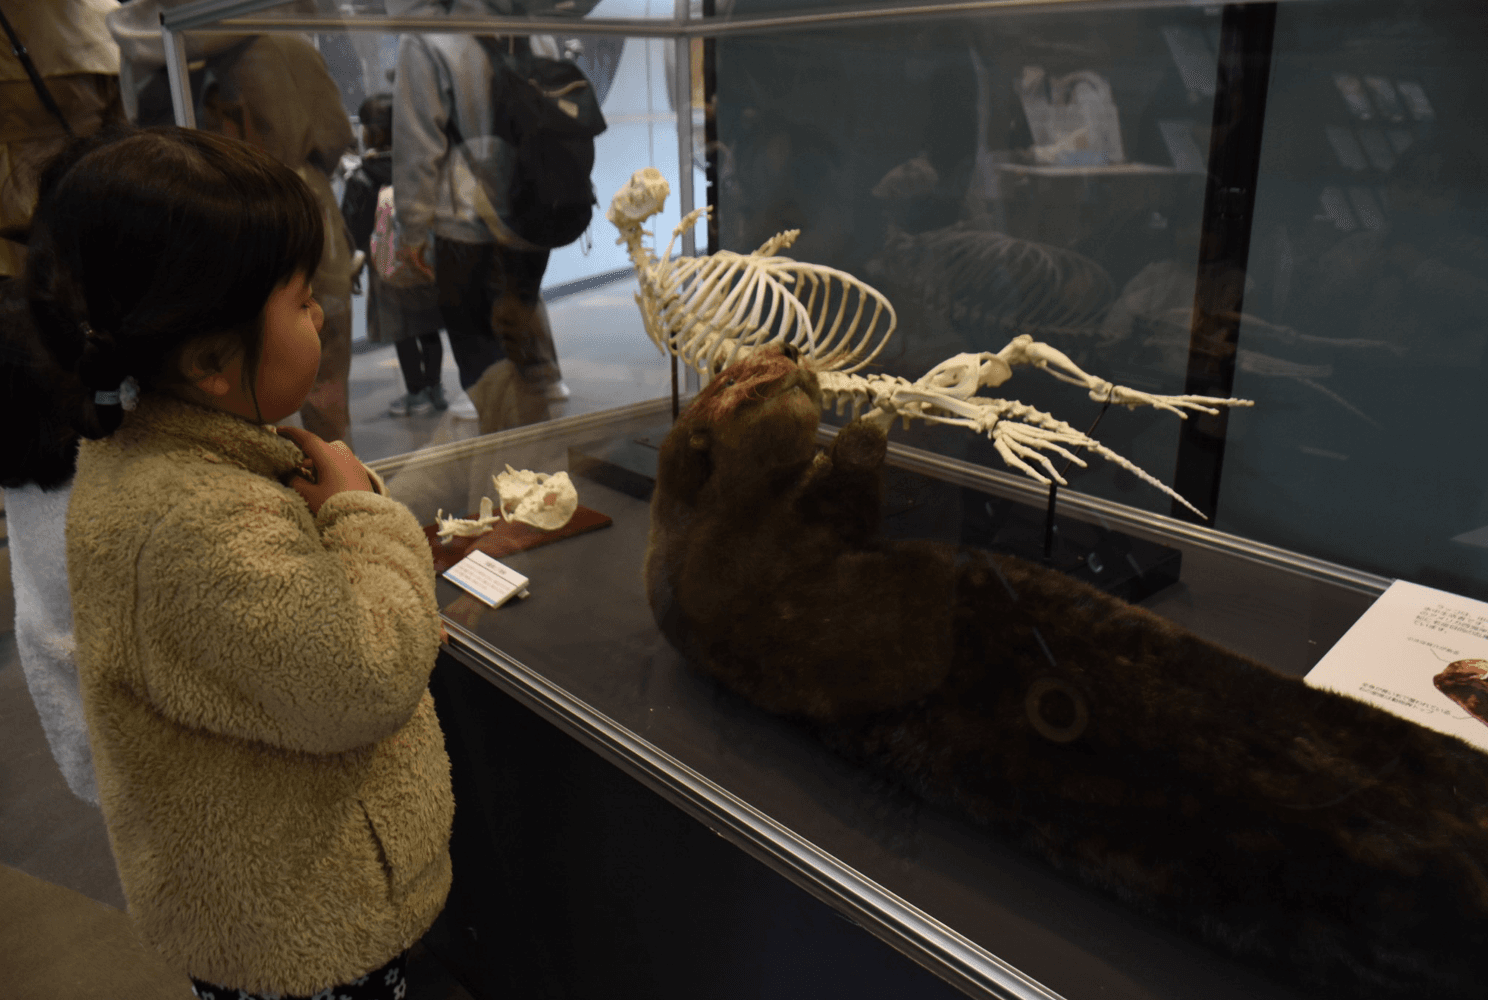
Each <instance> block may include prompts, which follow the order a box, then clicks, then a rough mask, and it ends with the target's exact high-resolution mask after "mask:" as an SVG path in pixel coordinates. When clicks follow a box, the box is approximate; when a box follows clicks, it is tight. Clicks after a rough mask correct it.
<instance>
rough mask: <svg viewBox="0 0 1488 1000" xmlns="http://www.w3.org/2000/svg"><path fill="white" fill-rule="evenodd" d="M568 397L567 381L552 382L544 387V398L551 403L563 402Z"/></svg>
mask: <svg viewBox="0 0 1488 1000" xmlns="http://www.w3.org/2000/svg"><path fill="white" fill-rule="evenodd" d="M568 397H569V392H568V383H567V382H550V383H548V384H547V385H546V386H544V387H543V399H546V400H547V401H548V402H550V403H561V402H563V401H564V400H565V399H567V398H568Z"/></svg>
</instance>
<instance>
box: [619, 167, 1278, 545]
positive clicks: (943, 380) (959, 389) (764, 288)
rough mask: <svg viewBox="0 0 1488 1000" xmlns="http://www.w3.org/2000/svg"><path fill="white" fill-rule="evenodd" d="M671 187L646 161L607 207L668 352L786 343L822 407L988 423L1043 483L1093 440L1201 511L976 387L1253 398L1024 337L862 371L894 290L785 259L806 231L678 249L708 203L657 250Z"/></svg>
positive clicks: (1169, 405) (1132, 404) (649, 328)
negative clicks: (1172, 383) (711, 249)
mask: <svg viewBox="0 0 1488 1000" xmlns="http://www.w3.org/2000/svg"><path fill="white" fill-rule="evenodd" d="M669 193H670V187H669V186H668V184H667V182H666V179H665V178H664V177H662V175H661V172H660V171H659V170H657V169H656V168H654V167H646V168H644V169H642V170H638V171H636V172H635V174H633V175H632V176H631V179H630V182H629V183H628V184H627V185H626V186H625V187H622V188H621V189H620V190H619V191H617V192H616V193H615V197H614V199H613V200H612V202H611V204H610V209H609V212H608V213H607V216H606V217H607V218H608V219H609V220H610V221H611V222H612V223H614V224H615V226H616V228H618V229H619V230H620V238H619V240H617V241H616V242H618V243H620V244H622V245H624V246H625V247H627V249H628V250H629V253H630V259H631V262H632V263H633V264H634V265H635V269H636V275H637V278H638V279H639V282H640V286H641V287H640V291H639V293H637V295H636V304H637V305H638V306H639V307H640V310H641V317H642V321H643V322H644V323H645V326H646V333H647V335H648V336H650V338H651V341H652V342H653V343H654V344H656V346H657V347H658V348H659V349H660V350H662V351H663V352H664V353H665V352H670V353H672V354H675V355H676V356H677V357H679V358H681V359H682V360H683V361H684V362H686V363H687V364H688V365H689V366H690V367H692V368H694V369H696V370H697V371H698V372H699V373H701V374H705V375H706V374H709V373H711V372H713V371H718V370H721V369H722V368H725V367H727V366H728V365H729V364H732V363H733V362H734V361H736V360H739V359H740V358H743V357H745V356H746V355H748V354H749V353H752V352H753V351H756V350H759V349H760V348H763V347H767V346H782V345H789V346H791V347H794V348H795V349H797V350H798V351H800V353H801V355H802V356H803V357H804V358H808V359H810V362H811V368H812V370H813V371H815V372H816V374H817V379H818V381H819V382H820V384H821V391H822V404H823V406H824V407H830V408H833V409H835V411H836V412H837V413H838V414H839V415H840V414H841V413H842V412H843V411H844V410H845V409H847V408H848V407H851V410H852V415H853V417H855V418H856V417H857V416H858V415H859V414H860V413H861V412H862V411H863V410H864V409H865V408H866V409H867V410H868V412H867V419H869V420H873V421H875V422H878V423H880V424H882V425H884V426H885V427H887V425H889V424H891V423H893V421H894V419H895V418H896V417H898V418H902V419H903V420H904V423H905V426H906V427H907V426H908V425H909V421H910V420H911V419H914V420H924V421H926V422H927V423H938V424H949V425H953V426H958V427H965V428H967V429H968V430H971V431H973V432H975V433H977V434H986V435H987V437H988V438H990V439H991V441H992V444H993V447H995V448H996V449H997V452H998V454H999V455H1001V456H1002V459H1003V461H1005V462H1006V463H1007V464H1008V465H1010V466H1011V467H1013V468H1014V469H1017V470H1018V471H1019V472H1022V473H1023V474H1024V475H1026V476H1028V477H1030V478H1032V479H1034V480H1035V481H1037V482H1039V483H1043V484H1045V485H1048V484H1049V483H1050V482H1051V480H1052V481H1053V482H1057V483H1059V484H1060V485H1067V483H1066V480H1065V479H1064V477H1063V476H1061V475H1060V474H1059V472H1058V470H1056V469H1055V468H1054V465H1053V463H1052V462H1051V461H1050V459H1049V454H1050V453H1051V454H1055V455H1059V456H1061V457H1063V458H1066V459H1068V460H1069V461H1071V462H1073V463H1075V464H1076V465H1079V466H1081V467H1085V465H1086V464H1087V463H1085V462H1084V461H1082V460H1081V459H1080V458H1079V457H1078V455H1077V454H1076V453H1075V452H1073V451H1071V450H1070V449H1071V448H1074V449H1076V450H1078V449H1081V448H1084V449H1088V450H1090V451H1091V452H1093V453H1095V454H1097V455H1099V456H1101V457H1102V458H1104V459H1106V460H1107V461H1110V462H1114V463H1115V464H1116V465H1119V466H1120V467H1121V468H1123V469H1126V470H1127V471H1128V472H1130V473H1132V474H1133V475H1135V476H1137V477H1138V478H1140V479H1141V480H1142V481H1143V482H1146V483H1148V484H1149V485H1151V486H1153V487H1155V488H1157V489H1159V490H1161V491H1162V492H1164V493H1166V494H1167V495H1168V496H1170V497H1172V498H1173V499H1175V500H1177V501H1178V502H1180V503H1182V504H1183V505H1184V506H1186V507H1188V509H1189V510H1192V511H1193V512H1194V513H1195V514H1200V516H1203V515H1202V514H1201V513H1200V511H1199V510H1198V509H1197V508H1196V507H1194V506H1193V505H1192V504H1190V503H1189V502H1188V501H1187V500H1185V499H1184V498H1183V497H1181V496H1179V495H1178V494H1177V493H1176V492H1174V491H1173V490H1172V489H1170V488H1169V487H1168V486H1166V485H1164V484H1163V483H1162V482H1161V481H1159V480H1158V479H1156V478H1154V477H1153V476H1151V475H1149V474H1148V473H1146V472H1144V471H1143V470H1142V469H1140V468H1138V467H1137V466H1136V465H1134V464H1132V463H1131V462H1129V461H1128V460H1126V459H1125V458H1122V457H1121V456H1120V455H1118V454H1116V453H1115V452H1114V451H1111V450H1110V449H1109V448H1106V447H1105V446H1104V445H1102V444H1101V443H1100V442H1098V441H1096V440H1095V439H1094V438H1091V437H1090V436H1089V435H1087V434H1085V433H1083V432H1081V431H1078V430H1076V429H1075V428H1073V427H1071V426H1070V425H1069V424H1067V423H1065V422H1064V421H1062V420H1057V419H1055V418H1054V417H1053V416H1051V415H1049V414H1047V413H1044V412H1042V411H1040V410H1036V409H1034V408H1033V407H1031V406H1028V405H1026V404H1024V403H1020V402H1018V401H1017V400H1011V399H996V398H991V397H987V396H979V395H977V392H978V390H980V389H981V388H982V387H984V386H985V387H988V388H992V387H996V386H999V385H1001V384H1002V383H1004V382H1006V381H1007V380H1008V379H1009V378H1011V377H1012V373H1013V372H1012V370H1013V368H1014V367H1015V366H1018V365H1029V366H1032V367H1034V368H1038V369H1041V370H1042V371H1045V372H1047V373H1048V374H1050V375H1052V376H1053V377H1054V378H1057V379H1059V380H1060V381H1061V382H1068V383H1069V384H1071V385H1077V386H1080V387H1082V388H1084V389H1085V390H1087V392H1088V393H1089V395H1090V398H1091V399H1093V400H1095V401H1096V402H1098V403H1114V404H1117V405H1121V406H1125V407H1127V408H1129V409H1135V408H1136V407H1138V406H1151V407H1155V408H1157V409H1159V410H1166V411H1168V412H1170V413H1174V414H1177V415H1178V416H1179V417H1180V418H1182V419H1187V416H1188V415H1187V413H1186V412H1185V411H1187V410H1197V411H1199V412H1201V413H1210V414H1214V413H1218V412H1219V411H1218V410H1217V409H1216V407H1219V406H1251V405H1253V404H1252V402H1251V401H1250V400H1244V399H1221V398H1219V397H1215V396H1192V395H1162V394H1157V393H1147V392H1141V391H1138V390H1135V389H1128V388H1126V387H1124V386H1119V385H1115V384H1113V383H1111V382H1107V381H1106V380H1105V379H1102V378H1097V377H1096V376H1094V375H1090V374H1088V373H1086V372H1085V371H1083V370H1081V369H1080V367H1079V366H1078V365H1076V364H1075V363H1074V362H1073V361H1071V360H1070V359H1069V358H1068V357H1067V356H1066V355H1065V354H1064V353H1063V352H1061V351H1059V350H1056V349H1055V348H1053V347H1050V346H1049V345H1047V344H1042V343H1039V342H1038V341H1036V340H1034V339H1033V338H1032V337H1030V336H1028V335H1027V334H1023V335H1020V336H1017V337H1014V338H1013V340H1012V341H1011V342H1010V343H1009V344H1008V345H1007V346H1006V347H1004V348H1003V349H1002V350H1000V351H998V352H996V353H995V354H994V353H990V352H984V353H980V354H958V355H956V356H955V357H952V358H949V359H947V360H945V361H943V362H941V363H940V364H938V365H936V366H935V367H934V368H932V369H931V370H930V371H929V372H927V373H926V374H925V375H924V376H922V377H920V378H918V379H916V380H915V381H913V382H911V381H909V380H908V379H905V378H900V377H897V376H891V375H882V374H872V375H859V374H855V373H856V372H858V371H859V370H860V369H862V368H863V367H864V366H865V365H867V364H868V363H869V362H871V361H872V360H873V359H874V358H875V357H876V356H877V355H878V353H879V352H880V351H881V350H882V349H883V346H884V342H885V341H887V340H888V338H889V336H890V335H891V334H892V333H893V332H894V327H895V325H896V324H897V318H896V316H895V314H894V308H893V306H892V305H890V304H889V301H888V299H886V298H885V297H884V296H883V295H882V294H881V293H880V292H878V291H877V290H876V289H874V288H872V287H870V286H869V285H867V284H865V283H864V282H862V281H860V280H858V279H857V278H855V277H853V276H852V275H850V274H846V273H844V272H842V271H838V270H835V269H833V268H829V267H823V266H821V265H817V264H805V263H801V262H799V261H795V260H791V259H790V258H788V257H780V256H777V253H778V251H780V250H781V249H783V248H785V247H788V246H790V245H791V243H792V242H793V241H794V240H795V238H796V237H797V236H798V235H800V230H788V231H786V232H783V233H780V234H778V235H776V236H774V237H772V238H770V239H769V240H766V241H765V243H764V244H763V245H762V246H761V247H760V248H759V249H758V250H756V251H754V252H753V253H752V254H748V255H744V254H738V253H733V252H731V251H720V252H718V253H715V254H711V255H709V256H705V257H678V258H675V259H673V258H672V256H671V252H672V246H673V245H674V244H675V243H676V240H677V237H679V236H681V235H682V234H683V233H684V232H686V231H687V230H688V229H690V228H691V227H692V226H694V225H696V224H697V221H698V220H699V219H700V218H702V217H703V216H704V215H706V214H707V209H706V208H700V209H696V210H694V211H692V212H689V213H688V214H687V215H685V216H684V217H683V218H682V221H681V223H680V224H679V225H678V226H677V228H676V229H675V230H673V232H672V239H671V242H669V243H668V244H667V248H666V251H665V252H664V253H663V255H662V257H661V258H660V259H658V258H657V256H656V254H655V253H654V252H653V251H652V250H650V249H649V248H648V247H647V246H646V245H645V240H644V238H645V237H647V236H650V235H652V234H651V233H650V232H648V231H646V230H643V229H642V228H641V225H642V223H644V222H645V221H646V220H647V219H649V218H650V217H651V216H653V215H655V214H656V213H658V212H660V211H661V209H662V206H663V205H664V204H665V202H666V197H667V195H668V194H669ZM870 304H871V310H872V311H871V315H869V316H868V317H867V319H866V322H865V319H864V314H865V312H867V311H868V310H869V308H870ZM881 321H882V322H881ZM844 324H845V325H844ZM1031 463H1033V464H1031ZM1036 465H1037V466H1039V467H1041V468H1042V471H1040V469H1039V468H1036V467H1035V466H1036Z"/></svg>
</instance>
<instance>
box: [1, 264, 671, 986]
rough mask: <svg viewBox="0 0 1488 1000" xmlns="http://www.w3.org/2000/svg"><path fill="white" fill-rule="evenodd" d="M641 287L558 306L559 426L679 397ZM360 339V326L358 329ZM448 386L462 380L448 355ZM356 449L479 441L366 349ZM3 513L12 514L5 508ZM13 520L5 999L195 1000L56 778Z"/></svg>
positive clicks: (4, 644) (354, 400)
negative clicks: (24, 618) (25, 636)
mask: <svg viewBox="0 0 1488 1000" xmlns="http://www.w3.org/2000/svg"><path fill="white" fill-rule="evenodd" d="M632 288H633V278H630V277H626V278H621V279H618V280H616V281H613V282H610V283H608V284H603V285H599V286H597V287H593V288H587V289H583V290H580V291H574V292H571V293H570V294H566V295H562V297H554V296H552V295H549V297H548V298H549V309H550V313H551V316H552V323H553V330H554V339H555V340H556V342H557V346H558V353H559V357H560V360H561V363H562V366H563V374H564V381H565V382H566V383H567V384H568V386H569V389H570V391H571V396H570V398H569V400H568V401H567V402H565V403H562V404H558V405H556V406H555V407H554V413H553V415H554V416H562V415H565V414H576V413H584V412H591V411H595V410H600V409H607V408H609V407H613V406H620V405H623V404H626V403H631V402H636V401H639V400H644V399H651V398H655V397H658V396H661V395H664V394H665V393H666V392H667V391H668V386H669V384H670V382H669V373H668V369H667V367H666V366H665V363H664V362H663V361H662V359H661V358H660V357H659V355H658V354H657V352H656V350H655V349H654V348H653V347H652V346H651V344H650V343H649V342H648V341H647V340H646V337H645V334H644V332H643V330H642V327H641V322H640V317H639V314H638V312H637V310H636V306H635V303H634V301H633V300H632V298H631V295H632ZM358 329H360V324H358ZM444 385H445V389H446V392H447V393H448V394H449V395H450V396H451V399H452V401H454V399H455V398H456V397H457V396H458V387H459V381H458V378H457V375H456V370H455V367H454V362H453V359H452V358H451V356H450V353H449V350H448V344H447V343H446V350H445V359H444ZM350 390H351V410H352V425H353V428H352V443H353V446H354V448H355V450H356V452H357V454H358V455H359V456H360V457H361V458H362V459H363V460H364V461H369V462H370V461H373V460H376V459H379V458H385V457H387V456H390V455H397V454H402V453H405V452H408V451H413V450H415V449H417V448H420V447H424V446H427V445H430V444H437V443H441V442H444V441H450V440H456V439H459V438H463V437H472V436H474V435H475V427H476V425H475V423H474V422H473V421H470V420H462V419H460V418H459V417H458V416H457V415H456V414H455V413H454V412H453V410H452V411H450V412H446V413H444V414H431V415H429V416H424V417H405V418H394V417H390V416H388V415H387V407H388V404H389V403H390V402H391V401H392V400H393V398H394V397H396V396H398V395H399V394H401V393H402V392H403V391H404V390H403V386H402V381H401V378H400V376H399V372H398V363H397V359H396V357H395V356H394V352H393V349H392V347H390V346H386V345H367V344H365V342H362V343H358V344H357V354H356V356H355V357H354V359H353V364H352V373H351V383H350ZM0 512H3V507H0ZM4 525H5V522H4V520H3V518H0V995H3V996H4V997H5V998H6V1000H42V998H45V1000H101V998H108V1000H190V998H191V996H192V993H191V989H190V986H189V984H188V983H187V982H186V981H185V980H183V979H181V978H180V977H179V976H178V975H176V974H174V973H172V972H171V970H169V969H167V968H165V967H164V966H163V965H162V964H161V963H160V962H159V960H158V959H156V958H155V957H154V956H153V955H152V954H150V953H147V952H146V951H145V949H144V948H143V947H142V946H141V945H140V944H139V942H138V941H137V940H136V939H135V938H134V935H133V933H132V931H131V929H130V926H129V923H128V918H127V917H126V916H125V914H124V912H123V908H124V897H123V893H122V891H121V889H120V887H119V880H118V876H117V874H116V872H115V870H114V863H113V857H112V855H111V854H110V852H109V846H108V840H107V835H106V833H105V831H104V826H103V821H102V817H101V816H100V814H99V812H98V810H96V809H94V808H93V807H91V806H89V805H86V804H85V803H83V802H81V801H79V800H78V799H76V798H75V797H74V796H73V795H72V794H71V793H70V792H69V791H68V789H67V786H66V784H65V783H64V781H63V779H62V775H61V773H60V772H59V771H58V770H57V767H56V764H55V763H54V762H53V760H52V757H51V754H50V752H49V751H48V749H47V745H46V738H45V736H44V734H43V732H42V729H41V723H40V721H39V720H38V719H37V716H36V711H35V708H34V707H33V705H32V702H31V699H30V696H29V694H28V693H27V690H26V682H25V678H24V676H23V675H22V673H21V669H20V663H19V660H18V659H17V657H16V645H15V637H14V633H13V631H12V629H13V615H14V606H15V602H14V598H13V595H12V593H11V589H10V554H9V549H8V548H7V547H5V546H6V536H5V533H4ZM409 985H410V992H409V997H408V1000H468V998H469V994H467V993H466V992H465V990H464V989H463V988H461V987H460V986H459V984H458V983H456V982H455V981H454V980H453V979H452V978H451V977H449V976H448V974H447V973H445V972H444V970H443V969H441V968H440V967H439V966H438V965H437V963H435V962H434V961H433V960H432V958H430V957H429V956H428V955H427V954H426V953H422V952H421V951H419V950H416V951H415V955H414V957H413V962H412V963H411V966H410V969H409Z"/></svg>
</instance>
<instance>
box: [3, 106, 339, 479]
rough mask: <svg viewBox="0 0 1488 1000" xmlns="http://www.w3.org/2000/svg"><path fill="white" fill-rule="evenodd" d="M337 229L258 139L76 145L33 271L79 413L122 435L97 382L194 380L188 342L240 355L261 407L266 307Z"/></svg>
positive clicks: (205, 356) (210, 359) (55, 181)
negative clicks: (186, 368)
mask: <svg viewBox="0 0 1488 1000" xmlns="http://www.w3.org/2000/svg"><path fill="white" fill-rule="evenodd" d="M323 240H324V224H323V223H322V221H321V213H320V209H319V206H318V205H317V203H316V201H315V196H314V195H313V194H311V192H310V189H309V188H308V187H307V186H306V185H305V183H304V182H303V181H302V180H300V178H299V177H297V176H295V174H294V172H293V171H291V170H290V169H289V168H287V167H285V166H283V165H282V164H280V163H279V162H278V161H276V160H274V159H273V158H272V157H270V156H269V155H268V154H267V153H264V152H262V151H261V150H258V149H256V148H254V147H252V146H249V145H247V144H245V143H241V142H237V141H235V140H233V139H228V138H226V137H223V136H220V135H216V134H214V133H210V132H199V131H196V130H193V129H182V128H177V127H175V126H161V127H158V128H150V129H144V130H138V129H129V128H124V129H114V130H110V131H108V132H107V133H101V134H97V135H94V136H92V137H89V138H87V139H82V140H78V141H76V142H74V143H72V144H71V145H70V146H69V147H68V148H67V149H66V150H64V151H63V152H62V153H61V154H60V155H59V156H58V157H57V159H56V160H54V161H53V162H52V163H51V164H49V165H48V167H47V169H46V170H45V171H44V172H43V174H42V178H41V184H40V196H39V198H38V201H37V207H36V212H35V215H34V216H33V218H32V225H31V243H30V248H29V251H28V255H27V261H26V273H25V278H24V293H25V297H26V300H27V302H28V304H29V307H30V314H31V319H32V321H33V323H34V327H35V334H36V338H37V340H38V342H39V344H40V346H41V349H42V350H43V351H44V352H45V354H46V356H47V357H46V360H48V361H50V362H51V363H52V364H53V365H54V366H55V372H56V373H57V374H56V379H57V383H56V384H55V390H56V395H57V399H58V403H59V405H60V406H62V408H63V410H62V412H63V413H64V414H65V416H66V417H67V418H68V422H69V423H70V424H71V426H72V427H73V428H74V429H75V430H76V431H77V433H79V434H81V435H82V436H84V437H87V438H102V437H106V436H108V435H109V434H111V433H113V432H114V430H115V429H117V428H118V426H119V424H120V423H121V422H122V420H123V410H122V408H121V407H120V406H119V405H118V404H113V405H110V404H98V403H95V402H94V399H93V394H94V393H95V392H97V391H100V390H102V391H107V392H112V391H114V390H115V389H117V388H118V386H119V383H120V382H121V381H123V379H124V378H125V377H126V376H133V377H134V378H135V380H136V381H137V382H138V383H139V385H140V389H141V391H142V392H149V391H154V390H160V389H165V388H169V387H172V386H180V385H184V384H186V378H185V375H184V373H183V372H182V369H181V365H182V360H183V359H182V349H183V348H185V347H186V346H187V345H188V344H200V345H201V346H202V347H203V348H205V350H204V351H203V353H202V355H201V356H200V361H199V363H201V364H202V365H203V366H204V367H207V368H208V369H220V368H221V367H223V366H225V365H227V364H228V363H230V362H231V361H232V360H233V358H235V357H242V358H243V381H244V388H245V389H246V390H247V391H248V392H249V394H250V396H252V398H253V399H254V402H255V406H256V405H257V396H256V394H255V392H254V387H255V385H256V383H257V375H258V364H259V360H260V356H261V353H262V348H263V309H264V304H265V303H266V302H267V301H268V298H269V296H270V295H271V294H272V293H273V291H274V290H275V289H276V288H278V287H279V286H280V285H282V284H283V283H284V282H286V281H288V280H289V279H290V278H291V277H293V276H294V275H295V274H297V273H303V274H305V275H306V276H307V277H308V276H310V275H312V274H314V272H315V269H316V267H317V266H318V265H319V263H320V254H321V246H322V241H323ZM6 471H7V474H8V470H6Z"/></svg>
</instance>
